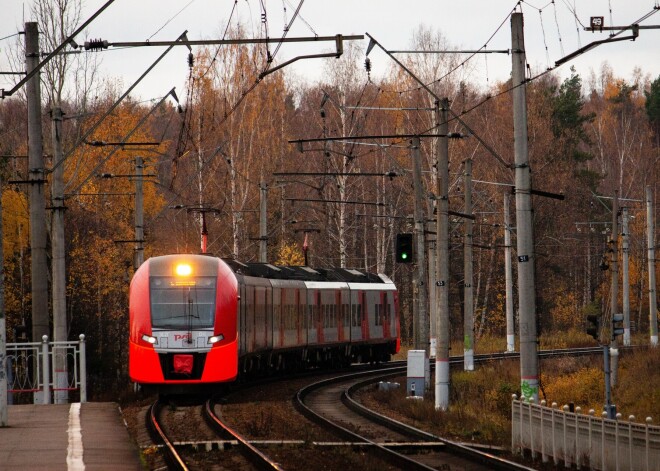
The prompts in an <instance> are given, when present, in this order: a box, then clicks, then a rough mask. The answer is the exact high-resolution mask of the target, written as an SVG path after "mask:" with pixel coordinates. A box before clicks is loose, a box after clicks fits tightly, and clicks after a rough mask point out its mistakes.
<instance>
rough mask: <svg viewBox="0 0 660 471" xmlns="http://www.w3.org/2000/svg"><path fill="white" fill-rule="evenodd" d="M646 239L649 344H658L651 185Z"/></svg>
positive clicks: (647, 210) (647, 202)
mask: <svg viewBox="0 0 660 471" xmlns="http://www.w3.org/2000/svg"><path fill="white" fill-rule="evenodd" d="M646 240H647V244H648V257H647V258H648V264H649V326H650V329H649V332H650V334H651V346H653V347H657V346H658V307H657V306H658V305H657V302H658V300H657V292H658V290H657V286H656V284H655V224H654V220H653V200H652V199H651V187H650V186H647V187H646Z"/></svg>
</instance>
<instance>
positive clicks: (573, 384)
mask: <svg viewBox="0 0 660 471" xmlns="http://www.w3.org/2000/svg"><path fill="white" fill-rule="evenodd" d="M594 363H595V362H594ZM541 383H542V384H543V390H544V392H545V395H546V396H547V398H548V400H549V401H554V402H557V403H558V404H559V405H560V406H561V405H563V404H568V403H569V402H573V403H575V405H576V406H580V407H582V409H583V410H584V409H587V410H588V408H590V407H594V408H595V406H596V405H597V404H599V401H602V397H603V370H602V368H601V367H600V366H598V363H595V366H591V367H588V368H582V369H579V370H578V371H574V372H572V373H563V374H559V375H558V374H557V373H556V371H552V370H550V371H548V370H547V369H546V370H545V371H542V372H541Z"/></svg>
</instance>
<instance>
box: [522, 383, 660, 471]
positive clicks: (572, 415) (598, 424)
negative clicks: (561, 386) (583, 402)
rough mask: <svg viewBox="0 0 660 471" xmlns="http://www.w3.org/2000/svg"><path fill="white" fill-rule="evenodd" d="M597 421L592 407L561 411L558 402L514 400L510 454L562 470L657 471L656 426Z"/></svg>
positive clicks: (659, 431)
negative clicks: (584, 411) (527, 454)
mask: <svg viewBox="0 0 660 471" xmlns="http://www.w3.org/2000/svg"><path fill="white" fill-rule="evenodd" d="M621 417H622V416H621V414H617V419H616V420H610V419H606V418H604V417H596V416H595V413H594V410H593V409H591V410H589V412H588V413H587V414H582V413H581V409H580V408H579V407H577V408H575V412H572V411H571V410H570V408H569V406H563V407H562V408H561V409H560V408H558V407H557V404H556V403H552V406H551V407H547V406H546V403H545V401H541V404H540V405H539V404H534V403H529V402H527V401H522V400H518V398H517V397H516V396H515V395H514V397H513V402H512V408H511V421H512V422H511V425H512V427H511V445H512V448H513V450H514V451H520V452H521V453H522V452H524V451H525V450H527V451H529V452H530V453H531V456H532V458H534V459H538V458H539V457H540V458H541V460H542V461H543V462H544V463H546V462H548V461H550V460H551V459H552V460H553V462H554V464H555V465H557V466H558V465H559V464H560V463H561V462H563V465H564V466H565V467H571V466H573V465H575V466H576V467H577V468H578V469H581V468H585V469H597V470H603V471H604V470H617V471H619V470H630V471H636V470H639V471H652V470H658V469H659V468H658V466H659V465H658V463H660V427H658V426H653V425H651V418H650V417H647V418H646V420H645V423H636V422H635V417H634V416H629V417H628V420H627V421H625V420H621Z"/></svg>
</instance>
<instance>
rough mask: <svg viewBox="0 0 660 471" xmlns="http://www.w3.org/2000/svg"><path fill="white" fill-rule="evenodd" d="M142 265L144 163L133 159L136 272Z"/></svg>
mask: <svg viewBox="0 0 660 471" xmlns="http://www.w3.org/2000/svg"><path fill="white" fill-rule="evenodd" d="M143 263H144V161H143V160H142V157H135V260H134V267H133V268H135V269H136V270H137V269H138V268H140V266H141V265H142V264H143Z"/></svg>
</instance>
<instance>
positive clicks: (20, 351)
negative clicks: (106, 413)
mask: <svg viewBox="0 0 660 471" xmlns="http://www.w3.org/2000/svg"><path fill="white" fill-rule="evenodd" d="M56 364H60V365H66V368H65V369H66V375H65V377H64V383H62V382H61V381H58V376H59V377H60V378H59V379H61V376H62V375H57V374H56ZM64 391H79V393H80V402H87V365H86V361H85V335H84V334H80V337H79V341H77V342H75V341H72V342H49V341H48V336H47V335H44V336H43V338H42V341H41V342H21V343H8V344H7V393H8V403H9V404H13V402H14V394H19V393H28V394H29V393H32V394H33V402H34V403H35V404H37V403H39V404H50V403H51V402H52V401H51V395H52V394H53V393H56V394H57V393H58V392H64Z"/></svg>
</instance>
